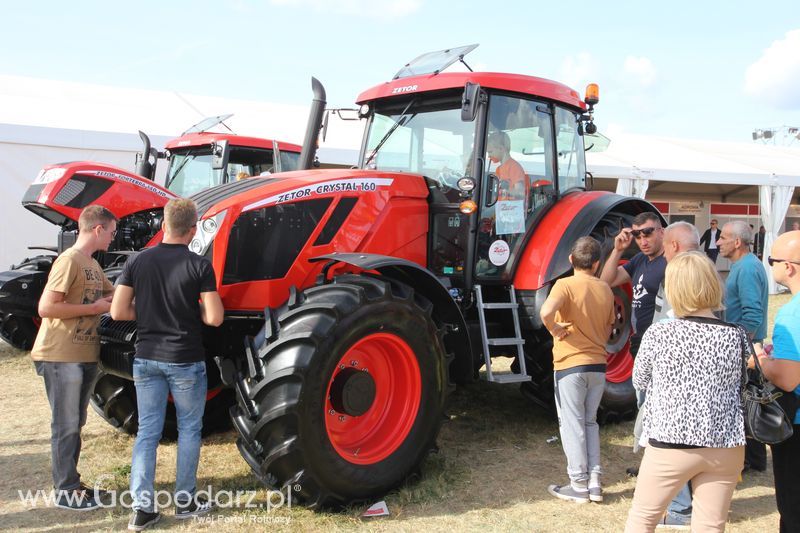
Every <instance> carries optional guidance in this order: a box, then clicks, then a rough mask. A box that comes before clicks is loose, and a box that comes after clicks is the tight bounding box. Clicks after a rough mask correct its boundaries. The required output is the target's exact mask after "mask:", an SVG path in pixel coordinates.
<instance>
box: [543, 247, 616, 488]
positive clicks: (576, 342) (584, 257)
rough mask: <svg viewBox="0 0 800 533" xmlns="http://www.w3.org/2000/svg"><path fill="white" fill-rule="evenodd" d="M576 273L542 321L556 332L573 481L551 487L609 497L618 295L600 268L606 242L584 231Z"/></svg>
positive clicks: (557, 381)
mask: <svg viewBox="0 0 800 533" xmlns="http://www.w3.org/2000/svg"><path fill="white" fill-rule="evenodd" d="M569 260H570V263H572V266H573V269H574V271H575V274H574V275H573V276H570V277H567V278H562V279H559V280H558V281H556V283H555V284H554V285H553V289H552V290H551V291H550V295H549V296H548V297H547V300H546V301H545V303H544V305H542V310H541V313H540V314H541V317H542V322H543V323H544V325H545V327H546V328H547V330H548V331H550V333H551V334H552V335H553V370H554V372H555V376H554V379H553V381H554V388H555V402H556V408H557V410H558V422H559V429H560V432H561V444H562V446H563V448H564V455H566V456H567V474H568V475H569V478H570V483H569V484H568V485H563V486H559V485H550V486H549V487H548V488H547V490H548V491H549V492H550V494H552V495H553V496H555V497H557V498H560V499H562V500H570V501H575V502H578V503H587V502H589V501H594V502H601V501H603V492H602V488H601V485H600V475H601V474H602V468H601V466H600V429H599V427H598V425H597V408H598V407H599V406H600V400H601V399H602V397H603V391H604V390H605V385H606V348H605V345H606V341H608V338H609V336H610V334H611V324H612V323H613V322H614V296H613V294H612V292H611V288H610V287H609V286H608V284H607V283H606V282H604V281H602V280H600V279H599V278H598V277H597V276H596V275H595V273H596V272H597V271H598V268H599V266H600V244H599V243H598V242H597V241H596V240H594V239H593V238H592V237H581V238H580V239H578V240H577V241H576V242H575V245H574V246H573V247H572V253H571V254H570V256H569Z"/></svg>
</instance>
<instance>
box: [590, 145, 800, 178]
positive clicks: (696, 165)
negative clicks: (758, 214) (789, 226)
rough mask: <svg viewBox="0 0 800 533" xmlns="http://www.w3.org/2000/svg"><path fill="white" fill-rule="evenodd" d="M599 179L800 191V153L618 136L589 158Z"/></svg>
mask: <svg viewBox="0 0 800 533" xmlns="http://www.w3.org/2000/svg"><path fill="white" fill-rule="evenodd" d="M587 165H588V167H589V170H590V171H591V172H592V174H594V176H595V177H603V178H605V177H608V178H618V179H619V178H642V177H646V178H647V179H649V180H658V181H673V182H681V183H717V184H725V185H789V186H795V185H800V148H789V147H778V146H772V145H765V144H756V143H747V142H741V143H739V142H721V141H699V140H688V139H670V138H664V137H648V136H643V135H618V136H616V137H614V138H613V139H612V141H611V144H610V145H609V146H608V149H607V150H606V151H603V152H591V151H590V152H589V153H588V154H587Z"/></svg>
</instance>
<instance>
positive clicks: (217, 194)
mask: <svg viewBox="0 0 800 533" xmlns="http://www.w3.org/2000/svg"><path fill="white" fill-rule="evenodd" d="M363 193H378V194H384V195H386V197H387V198H388V197H395V196H404V197H409V198H426V197H427V196H428V188H427V185H426V184H425V179H424V178H423V177H422V176H419V175H415V174H405V173H397V172H382V171H375V170H353V169H343V170H331V169H325V170H298V171H295V172H283V173H281V174H280V177H272V178H264V177H254V178H249V179H247V180H243V181H239V182H235V183H229V184H227V185H222V186H220V187H214V188H212V189H207V190H205V191H201V192H199V193H197V194H195V195H193V196H192V197H191V198H192V199H193V200H194V201H195V202H196V203H197V207H198V214H199V215H200V218H201V219H204V218H209V217H213V216H215V215H217V214H219V213H221V212H222V211H228V213H229V216H230V215H232V214H234V213H240V212H246V211H252V210H255V209H260V208H263V207H268V206H270V205H277V204H284V203H290V202H296V201H300V200H310V199H314V198H321V197H330V196H337V195H341V194H349V195H350V196H359V195H361V194H363Z"/></svg>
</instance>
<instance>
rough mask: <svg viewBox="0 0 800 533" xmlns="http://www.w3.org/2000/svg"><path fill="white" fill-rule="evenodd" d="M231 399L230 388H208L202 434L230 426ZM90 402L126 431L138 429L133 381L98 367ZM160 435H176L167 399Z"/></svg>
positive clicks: (171, 438)
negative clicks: (162, 428)
mask: <svg viewBox="0 0 800 533" xmlns="http://www.w3.org/2000/svg"><path fill="white" fill-rule="evenodd" d="M234 401H235V400H234V394H233V391H232V390H231V389H223V388H221V387H220V386H217V387H212V388H209V391H208V396H207V399H206V408H205V412H204V413H203V436H204V437H206V436H208V435H211V434H214V433H219V432H222V431H226V430H228V429H230V427H231V426H230V417H229V415H228V412H229V410H230V408H231V406H232V405H233V404H234ZM90 403H91V404H92V407H93V408H94V410H95V412H96V413H97V414H98V415H99V416H100V418H102V419H103V420H105V421H106V422H108V423H109V424H111V425H112V426H114V427H115V428H117V429H119V430H120V431H122V432H124V433H127V434H128V435H136V432H137V431H138V430H139V413H138V409H137V407H136V387H135V386H134V384H133V381H131V380H129V379H124V378H121V377H119V376H115V375H113V374H107V373H105V372H103V371H102V370H99V371H98V372H97V378H96V379H95V382H94V390H93V392H92V396H91V398H90ZM161 438H162V439H165V440H169V441H174V440H177V438H178V420H177V415H176V413H175V405H174V404H173V403H172V402H171V401H170V402H169V403H168V404H167V413H166V417H165V418H164V430H163V432H162V433H161Z"/></svg>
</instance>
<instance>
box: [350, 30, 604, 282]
mask: <svg viewBox="0 0 800 533" xmlns="http://www.w3.org/2000/svg"><path fill="white" fill-rule="evenodd" d="M476 46H477V45H471V46H466V47H461V48H453V49H449V50H444V51H441V52H433V53H429V54H424V55H422V56H420V57H418V58H417V59H415V60H414V61H412V62H411V63H409V64H407V65H406V66H405V67H404V68H403V69H401V70H400V71H399V72H398V73H397V74H396V75H395V77H394V79H393V80H392V81H390V82H387V83H385V84H382V85H379V86H377V87H374V88H372V89H370V90H368V91H366V92H364V93H363V94H361V95H360V96H359V98H358V103H359V104H361V106H362V107H361V110H360V112H361V114H362V116H365V117H366V118H367V119H368V125H367V130H366V135H365V140H364V143H363V147H362V153H361V166H362V168H365V169H374V170H380V171H400V172H409V173H414V174H421V175H422V176H424V178H425V180H426V183H427V185H428V187H429V189H430V197H429V198H430V241H429V250H428V265H427V266H428V268H429V269H430V270H431V271H432V272H434V273H435V274H436V275H437V276H439V277H440V278H444V279H445V280H446V281H447V282H449V284H451V286H453V287H456V288H466V289H467V291H471V288H472V286H473V285H474V284H482V283H493V282H502V283H504V284H508V283H510V281H511V280H512V279H513V276H514V271H515V268H516V265H517V264H518V257H519V255H520V251H521V248H522V246H523V244H524V242H525V240H526V235H527V234H529V233H530V231H529V230H531V228H532V227H534V226H535V225H536V223H537V221H539V220H540V219H541V218H542V217H543V215H544V214H545V213H546V212H547V211H548V208H549V207H550V206H552V205H553V204H554V203H555V201H556V200H557V199H558V198H560V197H562V196H564V195H565V194H566V193H567V192H569V191H571V190H575V189H584V188H585V174H586V163H585V158H584V144H583V138H582V132H583V126H582V122H585V121H586V120H587V119H588V120H590V119H591V114H590V113H589V114H588V115H587V105H586V104H585V103H584V102H583V101H581V99H580V97H579V96H578V94H577V93H576V92H575V91H573V90H571V89H569V88H568V87H566V86H564V85H561V84H560V83H557V82H553V81H549V80H544V79H541V78H534V77H530V76H522V75H516V74H495V73H473V72H448V73H442V70H444V69H445V68H447V67H448V66H450V65H451V64H453V63H455V62H456V61H462V62H463V58H464V56H465V55H466V54H467V53H469V52H470V51H472V50H473V49H474V48H475V47H476ZM592 126H593V125H592Z"/></svg>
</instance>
